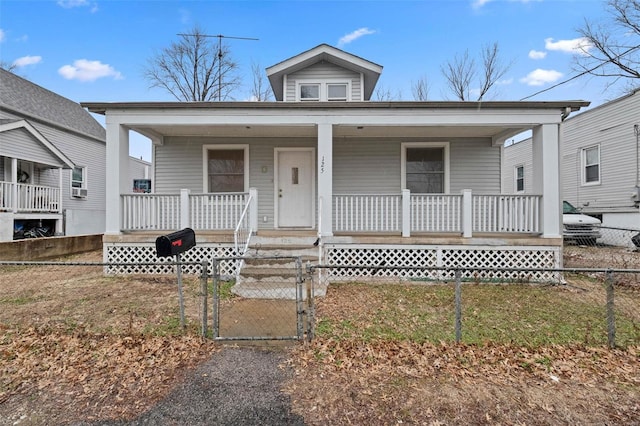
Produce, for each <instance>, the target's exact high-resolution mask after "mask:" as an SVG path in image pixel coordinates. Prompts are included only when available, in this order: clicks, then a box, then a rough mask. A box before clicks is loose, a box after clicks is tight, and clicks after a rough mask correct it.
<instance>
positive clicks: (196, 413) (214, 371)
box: [75, 347, 304, 426]
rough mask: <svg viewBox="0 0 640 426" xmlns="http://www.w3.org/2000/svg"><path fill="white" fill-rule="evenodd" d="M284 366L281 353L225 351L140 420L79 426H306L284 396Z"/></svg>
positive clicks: (243, 349)
mask: <svg viewBox="0 0 640 426" xmlns="http://www.w3.org/2000/svg"><path fill="white" fill-rule="evenodd" d="M285 360H286V352H285V351H284V350H283V349H282V348H277V347H275V348H269V349H261V348H252V347H224V348H223V349H222V350H221V351H220V352H218V353H216V354H215V355H214V356H213V357H212V358H211V359H210V360H209V361H207V362H206V363H204V364H202V365H201V366H200V367H199V368H198V369H197V370H195V371H193V372H192V373H191V374H189V376H188V377H186V378H185V380H184V382H182V383H181V384H180V385H178V386H177V387H176V388H175V389H174V390H173V391H172V392H171V393H170V394H169V395H168V396H167V397H166V398H165V399H164V400H163V401H161V402H159V403H158V404H157V405H156V406H154V407H152V408H151V410H149V411H147V412H145V413H143V414H142V415H140V416H139V417H138V418H136V419H134V420H131V421H126V422H124V421H117V422H116V421H109V422H95V423H75V425H78V426H80V425H105V426H107V425H113V426H115V425H304V421H303V419H302V417H300V416H298V415H296V414H293V413H292V412H291V403H290V400H289V397H288V396H287V395H285V394H283V393H282V392H281V391H280V388H281V386H282V383H283V382H284V380H286V379H287V378H289V377H290V375H291V374H292V373H291V371H290V370H288V369H286V368H285V369H283V368H280V364H281V363H282V362H284V361H285Z"/></svg>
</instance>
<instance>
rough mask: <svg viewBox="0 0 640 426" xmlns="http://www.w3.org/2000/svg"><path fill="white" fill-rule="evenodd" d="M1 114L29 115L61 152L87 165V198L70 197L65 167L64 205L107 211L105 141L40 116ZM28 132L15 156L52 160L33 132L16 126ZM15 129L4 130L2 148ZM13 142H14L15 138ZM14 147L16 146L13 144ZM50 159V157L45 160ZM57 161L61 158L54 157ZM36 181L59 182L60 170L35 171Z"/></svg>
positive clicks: (3, 114)
mask: <svg viewBox="0 0 640 426" xmlns="http://www.w3.org/2000/svg"><path fill="white" fill-rule="evenodd" d="M0 118H2V119H12V120H21V119H26V120H27V121H28V122H29V123H30V124H31V125H32V126H33V127H34V128H35V129H36V130H37V131H38V132H40V133H41V134H42V136H44V137H45V138H46V139H47V140H48V141H49V142H51V143H52V144H53V145H54V146H55V147H56V148H57V149H58V150H59V151H60V152H62V153H63V154H64V155H65V156H66V157H67V158H69V159H70V160H71V161H72V162H73V163H74V164H75V165H77V166H84V167H86V168H87V185H88V186H87V198H84V199H79V198H73V197H71V170H63V171H62V208H63V209H75V210H91V211H94V212H99V214H102V215H104V211H105V179H106V163H105V156H106V144H105V143H104V142H103V141H98V140H96V139H92V138H89V137H86V136H83V135H81V134H79V133H73V132H68V131H65V130H64V129H61V128H57V127H53V126H50V125H48V124H44V123H42V122H39V121H37V119H31V118H30V117H23V116H19V115H17V114H13V113H9V112H7V111H4V110H0ZM16 130H20V131H21V132H23V135H25V134H26V137H28V139H24V140H23V141H22V142H23V145H22V146H20V147H19V148H20V150H21V151H20V152H18V153H16V158H21V159H25V160H28V161H33V162H43V163H50V162H51V155H52V154H50V153H49V154H48V156H47V158H45V155H43V153H45V152H47V150H46V149H45V148H44V147H43V146H42V145H41V144H40V142H37V141H36V140H35V139H34V138H33V136H31V135H29V134H28V132H26V131H25V130H24V129H16ZM11 133H13V132H12V131H10V132H3V133H2V136H1V137H2V143H3V151H4V144H5V141H9V140H11V139H12V137H10V136H7V135H8V134H11ZM12 143H13V142H12ZM11 149H15V147H14V148H11ZM44 160H47V161H44ZM55 162H56V164H57V163H58V160H55ZM35 178H36V181H35V183H36V184H42V185H51V186H58V183H59V180H58V170H57V169H55V170H46V169H40V170H39V171H37V172H36V176H35Z"/></svg>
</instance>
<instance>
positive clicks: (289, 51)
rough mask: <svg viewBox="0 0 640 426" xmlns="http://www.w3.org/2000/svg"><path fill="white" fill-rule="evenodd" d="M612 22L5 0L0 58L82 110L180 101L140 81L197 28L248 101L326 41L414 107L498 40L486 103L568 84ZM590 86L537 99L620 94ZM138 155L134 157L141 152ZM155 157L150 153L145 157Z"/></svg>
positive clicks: (459, 10)
mask: <svg viewBox="0 0 640 426" xmlns="http://www.w3.org/2000/svg"><path fill="white" fill-rule="evenodd" d="M606 17H607V12H606V10H605V6H604V2H603V1H602V0H422V1H418V0H415V1H409V0H396V1H383V0H379V1H366V0H352V1H346V0H343V1H306V0H289V1H268V0H254V1H248V0H245V1H242V0H237V1H230V0H229V1H204V0H203V1H175V0H142V1H131V0H127V1H124V0H97V1H93V0H47V1H37V0H2V2H1V3H0V60H2V61H3V62H4V63H5V64H16V65H18V66H17V68H16V70H15V71H14V72H16V74H18V75H21V76H23V77H25V78H27V79H29V80H31V81H33V82H34V83H36V84H39V85H41V86H43V87H45V88H47V89H49V90H52V91H54V92H56V93H59V94H61V95H62V96H65V97H67V98H69V99H72V100H74V101H77V102H90V101H91V102H98V101H99V102H102V101H105V102H106V101H114V102H117V101H172V100H175V99H173V98H172V97H171V95H169V94H168V93H166V92H164V91H162V90H161V89H157V88H154V89H149V87H148V86H149V84H148V82H147V81H146V80H145V79H144V78H143V77H142V68H143V66H144V65H145V63H146V61H147V59H148V58H150V57H151V56H152V55H154V53H156V52H157V51H159V50H160V49H162V48H164V47H167V46H169V45H170V44H171V42H173V41H176V40H177V39H178V36H177V34H178V33H184V32H188V31H189V30H190V29H191V28H193V27H194V25H198V26H200V27H201V28H202V30H204V31H205V32H206V33H207V34H212V35H216V34H222V35H225V36H231V37H248V38H257V39H259V40H257V41H247V40H234V39H226V40H225V42H226V43H227V45H228V47H229V48H230V50H231V54H232V56H233V58H234V59H235V60H236V61H237V62H238V63H239V65H240V69H241V71H242V74H243V75H244V81H245V83H246V87H244V88H243V89H242V90H240V91H238V92H237V93H236V94H235V97H236V99H238V100H246V99H248V98H249V96H250V90H249V85H250V84H251V72H250V68H251V64H252V63H256V64H259V65H260V66H261V67H262V68H263V69H264V68H266V67H268V66H271V65H274V64H276V63H278V62H280V61H282V60H284V59H287V58H290V57H291V56H294V55H296V54H298V53H301V52H303V51H305V50H308V49H310V48H312V47H315V46H317V45H318V44H321V43H327V44H330V45H333V46H336V47H339V48H341V49H343V50H345V51H347V52H349V53H353V54H355V55H358V56H360V57H363V58H365V59H368V60H370V61H372V62H375V63H377V64H379V65H382V66H383V67H384V68H383V72H382V77H381V79H380V81H379V85H381V86H382V88H383V89H384V90H386V91H389V92H390V93H392V94H394V96H395V97H396V98H397V99H402V100H412V99H413V97H412V93H411V87H412V84H413V83H414V82H416V81H417V80H418V79H420V78H423V77H426V79H427V81H428V82H429V98H430V99H431V100H444V99H453V97H452V95H451V94H450V93H449V92H447V90H446V87H445V83H444V78H443V76H442V73H441V67H442V66H443V65H444V64H445V63H446V62H447V61H451V60H453V59H454V57H455V56H456V55H460V54H462V53H464V51H465V50H467V49H468V51H469V53H470V55H472V56H475V57H477V58H478V59H479V58H480V51H481V49H482V47H483V46H484V45H487V44H492V43H494V42H497V43H498V45H499V47H500V56H501V58H502V60H503V62H505V63H512V66H511V68H510V70H509V72H508V73H507V74H506V75H505V76H504V78H503V79H502V80H501V81H500V83H499V84H498V85H497V86H496V89H497V91H495V92H494V93H493V95H492V96H490V97H489V98H488V100H519V99H522V98H524V97H527V96H530V95H532V94H534V93H536V92H539V91H542V90H545V89H548V88H549V87H551V86H553V85H555V84H557V83H559V82H562V81H564V80H566V79H568V78H570V77H571V76H572V75H573V74H574V73H573V72H572V67H571V64H572V60H573V59H572V54H573V53H575V48H576V46H578V45H580V40H579V34H578V32H577V31H576V29H577V28H578V27H580V26H581V25H582V24H583V22H584V20H585V19H589V20H592V21H597V20H602V19H605V18H606ZM605 88H606V85H605V81H603V80H600V79H595V78H589V77H581V78H579V79H576V80H574V81H572V82H570V83H567V84H562V85H560V86H558V87H556V88H554V89H551V90H547V91H544V92H543V93H541V94H539V95H537V96H534V97H532V98H530V100H574V99H584V100H588V101H591V102H592V106H596V105H599V104H601V103H603V102H606V101H608V100H611V99H614V98H616V97H618V96H620V95H621V94H622V92H621V91H620V90H621V89H616V88H610V89H608V90H605ZM132 154H133V155H137V156H139V155H138V153H137V152H132ZM140 155H143V156H144V157H147V156H148V155H147V152H146V151H145V152H144V153H140Z"/></svg>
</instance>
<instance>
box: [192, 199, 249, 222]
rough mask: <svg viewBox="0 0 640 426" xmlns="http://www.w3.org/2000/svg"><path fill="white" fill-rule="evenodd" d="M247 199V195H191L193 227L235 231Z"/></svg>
mask: <svg viewBox="0 0 640 426" xmlns="http://www.w3.org/2000/svg"><path fill="white" fill-rule="evenodd" d="M247 199H248V194H247V193H224V194H222V193H219V194H191V195H190V196H189V205H190V209H189V210H190V214H191V227H192V228H193V229H194V230H198V229H200V230H204V229H208V230H215V229H221V230H222V229H235V227H236V225H237V224H238V222H239V220H240V218H241V217H242V214H243V210H244V209H245V206H246V205H247V203H248V201H247Z"/></svg>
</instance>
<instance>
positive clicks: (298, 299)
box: [296, 256, 304, 340]
mask: <svg viewBox="0 0 640 426" xmlns="http://www.w3.org/2000/svg"><path fill="white" fill-rule="evenodd" d="M303 297H304V295H303V291H302V259H301V258H300V256H298V257H297V258H296V308H297V309H296V310H297V313H298V315H297V321H296V323H297V327H296V328H297V332H298V340H302V339H303V337H304V336H303V327H302V323H303V322H304V309H303V308H304V307H303V303H302V299H303Z"/></svg>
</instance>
